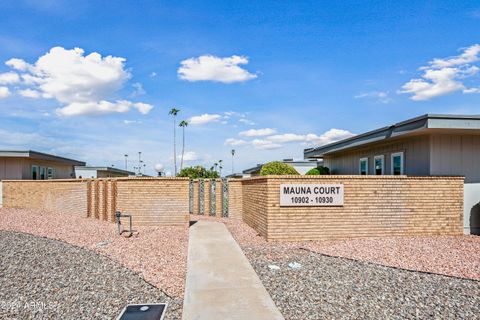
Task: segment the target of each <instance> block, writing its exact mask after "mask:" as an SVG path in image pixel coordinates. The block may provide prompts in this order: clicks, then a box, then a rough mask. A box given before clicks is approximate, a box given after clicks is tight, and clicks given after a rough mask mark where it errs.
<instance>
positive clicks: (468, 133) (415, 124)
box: [304, 114, 480, 234]
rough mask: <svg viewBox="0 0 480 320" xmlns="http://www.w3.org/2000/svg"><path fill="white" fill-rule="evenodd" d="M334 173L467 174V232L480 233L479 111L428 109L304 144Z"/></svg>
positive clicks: (309, 156) (308, 156)
mask: <svg viewBox="0 0 480 320" xmlns="http://www.w3.org/2000/svg"><path fill="white" fill-rule="evenodd" d="M304 157H305V159H319V158H321V159H323V160H324V163H325V164H324V165H325V166H326V167H328V168H329V169H330V172H331V173H332V174H340V175H355V174H360V175H384V174H387V175H416V176H465V188H464V192H465V196H464V229H465V233H469V232H472V233H475V234H479V233H480V221H479V220H480V115H474V116H468V115H438V114H426V115H423V116H419V117H417V118H413V119H409V120H406V121H403V122H399V123H396V124H394V125H391V126H387V127H383V128H380V129H377V130H373V131H370V132H367V133H363V134H359V135H357V136H354V137H351V138H348V139H344V140H341V141H337V142H335V143H331V144H328V145H325V146H321V147H317V148H310V149H305V150H304Z"/></svg>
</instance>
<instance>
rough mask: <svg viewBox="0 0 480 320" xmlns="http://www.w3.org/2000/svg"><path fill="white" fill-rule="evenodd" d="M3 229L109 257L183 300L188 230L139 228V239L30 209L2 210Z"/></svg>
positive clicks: (108, 225) (99, 223)
mask: <svg viewBox="0 0 480 320" xmlns="http://www.w3.org/2000/svg"><path fill="white" fill-rule="evenodd" d="M0 230H6V231H18V232H25V233H30V234H33V235H37V236H41V237H46V238H50V239H56V240H61V241H65V242H67V243H70V244H73V245H76V246H79V247H83V248H87V249H90V250H94V251H96V252H99V253H102V254H104V255H107V256H108V257H110V258H111V259H112V260H114V261H116V262H118V263H120V264H122V265H123V266H125V267H127V268H129V269H132V270H133V271H135V272H137V273H138V274H139V275H141V276H142V278H144V279H145V280H146V281H148V282H150V283H152V284H153V285H155V286H156V287H157V288H160V289H161V290H162V291H164V292H165V293H167V294H168V295H170V296H173V297H181V298H183V292H184V287H185V276H186V266H187V250H188V227H187V226H185V227H138V228H136V230H137V231H138V235H137V236H133V237H131V238H124V237H121V236H118V235H116V234H115V230H116V229H115V225H114V224H113V223H110V222H106V221H100V220H96V219H93V218H83V217H79V216H72V215H66V214H58V213H52V212H45V211H40V210H26V209H6V208H3V209H0Z"/></svg>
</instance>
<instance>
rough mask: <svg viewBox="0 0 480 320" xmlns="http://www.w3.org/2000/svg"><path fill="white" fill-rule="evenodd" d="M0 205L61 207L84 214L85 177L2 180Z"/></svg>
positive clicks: (85, 199) (41, 207)
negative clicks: (79, 178)
mask: <svg viewBox="0 0 480 320" xmlns="http://www.w3.org/2000/svg"><path fill="white" fill-rule="evenodd" d="M3 207H5V208H29V209H42V210H49V211H61V212H64V213H66V214H73V215H79V216H86V215H87V211H88V208H87V181H85V180H39V181H38V180H37V181H26V180H16V181H13V180H12V181H8V180H4V181H3Z"/></svg>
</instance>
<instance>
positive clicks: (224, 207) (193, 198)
mask: <svg viewBox="0 0 480 320" xmlns="http://www.w3.org/2000/svg"><path fill="white" fill-rule="evenodd" d="M209 181H210V183H209V187H208V188H205V179H198V180H190V185H189V189H188V190H189V201H188V204H189V212H190V214H196V215H209V216H217V213H218V214H219V215H220V216H221V217H224V218H226V217H228V180H227V179H222V180H209ZM218 188H221V193H220V195H221V201H220V208H219V206H217V190H218ZM205 199H208V200H209V201H208V203H209V208H205ZM195 204H197V205H196V206H195Z"/></svg>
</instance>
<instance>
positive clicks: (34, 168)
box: [32, 166, 38, 180]
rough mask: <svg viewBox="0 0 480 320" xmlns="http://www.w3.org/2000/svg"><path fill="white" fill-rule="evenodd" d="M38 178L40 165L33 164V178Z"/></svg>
mask: <svg viewBox="0 0 480 320" xmlns="http://www.w3.org/2000/svg"><path fill="white" fill-rule="evenodd" d="M37 179H38V166H32V180H37Z"/></svg>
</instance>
